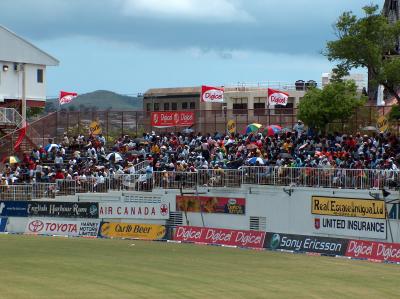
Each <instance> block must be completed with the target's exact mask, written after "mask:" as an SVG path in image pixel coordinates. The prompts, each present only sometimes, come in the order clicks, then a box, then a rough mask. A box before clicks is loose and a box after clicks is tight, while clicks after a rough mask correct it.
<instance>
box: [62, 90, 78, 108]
mask: <svg viewBox="0 0 400 299" xmlns="http://www.w3.org/2000/svg"><path fill="white" fill-rule="evenodd" d="M77 96H78V94H77V93H76V92H67V91H60V98H59V99H58V100H59V102H60V105H64V104H68V103H71V102H72V100H73V99H74V98H76V97H77Z"/></svg>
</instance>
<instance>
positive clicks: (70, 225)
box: [25, 218, 100, 237]
mask: <svg viewBox="0 0 400 299" xmlns="http://www.w3.org/2000/svg"><path fill="white" fill-rule="evenodd" d="M99 226H100V220H80V221H74V220H71V221H64V220H55V219H54V220H53V219H51V218H30V219H29V221H28V223H27V224H26V228H25V233H26V234H39V235H61V236H70V237H97V235H98V232H99Z"/></svg>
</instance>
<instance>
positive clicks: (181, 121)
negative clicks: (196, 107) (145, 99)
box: [151, 111, 195, 128]
mask: <svg viewBox="0 0 400 299" xmlns="http://www.w3.org/2000/svg"><path fill="white" fill-rule="evenodd" d="M194 123H195V114H194V112H193V111H164V112H152V113H151V125H152V126H153V127H158V128H166V127H187V126H191V125H193V124H194Z"/></svg>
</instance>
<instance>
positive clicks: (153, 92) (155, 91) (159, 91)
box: [144, 86, 201, 97]
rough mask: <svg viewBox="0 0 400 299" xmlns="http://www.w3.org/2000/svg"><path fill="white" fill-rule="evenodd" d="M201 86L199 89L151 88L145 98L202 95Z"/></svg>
mask: <svg viewBox="0 0 400 299" xmlns="http://www.w3.org/2000/svg"><path fill="white" fill-rule="evenodd" d="M200 92H201V86H198V87H173V88H151V89H149V90H148V91H146V92H145V94H144V96H145V97H146V96H162V95H187V94H200Z"/></svg>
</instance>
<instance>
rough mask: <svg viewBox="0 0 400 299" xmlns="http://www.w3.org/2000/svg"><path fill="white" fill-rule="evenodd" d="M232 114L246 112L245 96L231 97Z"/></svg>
mask: <svg viewBox="0 0 400 299" xmlns="http://www.w3.org/2000/svg"><path fill="white" fill-rule="evenodd" d="M232 102H233V105H232V109H233V114H247V98H236V99H232Z"/></svg>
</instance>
